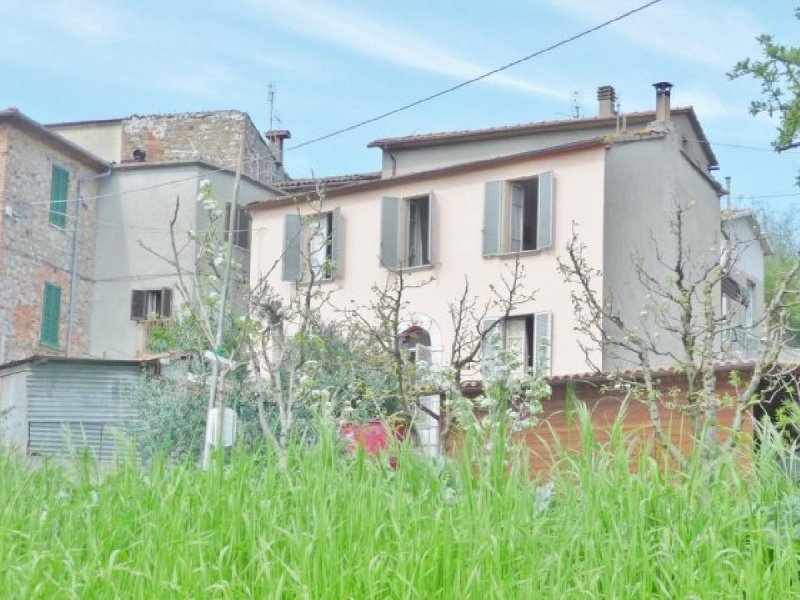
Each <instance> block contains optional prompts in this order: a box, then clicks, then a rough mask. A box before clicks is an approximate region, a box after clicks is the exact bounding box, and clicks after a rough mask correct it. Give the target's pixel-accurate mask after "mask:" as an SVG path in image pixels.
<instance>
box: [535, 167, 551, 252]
mask: <svg viewBox="0 0 800 600" xmlns="http://www.w3.org/2000/svg"><path fill="white" fill-rule="evenodd" d="M538 204H539V205H538V207H537V216H536V229H537V231H536V249H537V250H542V249H543V248H549V247H550V246H552V245H553V172H552V171H547V172H546V173H542V174H541V175H539V202H538Z"/></svg>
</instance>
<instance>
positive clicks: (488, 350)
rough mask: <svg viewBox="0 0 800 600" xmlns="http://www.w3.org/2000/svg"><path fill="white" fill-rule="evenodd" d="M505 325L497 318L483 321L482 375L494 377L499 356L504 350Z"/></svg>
mask: <svg viewBox="0 0 800 600" xmlns="http://www.w3.org/2000/svg"><path fill="white" fill-rule="evenodd" d="M502 335H503V323H502V322H500V319H497V318H488V319H484V320H483V321H481V374H482V376H483V377H484V378H491V377H494V374H495V367H496V365H495V361H496V360H497V354H498V352H499V351H500V350H502V345H503V342H502Z"/></svg>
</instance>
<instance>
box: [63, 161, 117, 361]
mask: <svg viewBox="0 0 800 600" xmlns="http://www.w3.org/2000/svg"><path fill="white" fill-rule="evenodd" d="M109 175H111V169H108V170H106V171H105V172H103V173H99V174H97V175H89V176H86V175H81V176H80V177H78V186H77V187H78V190H77V194H76V195H77V199H76V202H75V230H74V232H73V234H72V249H71V253H70V259H69V311H68V313H67V357H70V356H72V329H73V324H74V323H75V305H76V302H75V299H76V298H75V296H76V295H77V293H78V277H77V273H76V271H77V267H78V239H79V238H80V234H81V205H82V204H83V194H82V189H83V182H84V181H96V180H98V179H102V178H103V177H108V176H109Z"/></svg>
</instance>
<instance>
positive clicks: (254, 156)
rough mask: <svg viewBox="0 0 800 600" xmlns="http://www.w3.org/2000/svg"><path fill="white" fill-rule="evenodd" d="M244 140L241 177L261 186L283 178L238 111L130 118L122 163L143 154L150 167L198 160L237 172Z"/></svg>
mask: <svg viewBox="0 0 800 600" xmlns="http://www.w3.org/2000/svg"><path fill="white" fill-rule="evenodd" d="M243 133H244V135H245V153H244V161H245V164H244V169H243V172H244V173H245V174H246V175H248V176H250V177H252V178H253V179H256V180H258V181H261V182H262V183H270V182H272V181H274V180H275V179H276V178H280V177H283V176H284V174H283V171H282V170H281V169H279V168H277V167H276V166H275V161H274V160H273V159H272V158H271V155H270V153H269V149H268V146H267V144H266V143H265V142H264V140H263V138H262V137H261V135H260V133H259V132H258V129H256V127H255V125H254V124H253V122H252V121H251V120H250V117H249V116H248V115H247V113H243V112H240V111H237V110H225V111H211V112H195V113H177V114H169V115H147V116H137V115H134V116H132V117H130V118H128V119H125V120H124V121H123V128H122V153H121V156H122V160H123V162H128V161H131V160H133V151H134V150H136V149H141V150H144V151H145V152H146V153H147V161H148V162H162V161H163V162H173V161H192V160H199V161H204V162H208V163H212V164H214V165H219V166H220V167H226V168H228V169H235V168H236V164H237V162H238V159H239V143H240V141H241V139H242V134H243Z"/></svg>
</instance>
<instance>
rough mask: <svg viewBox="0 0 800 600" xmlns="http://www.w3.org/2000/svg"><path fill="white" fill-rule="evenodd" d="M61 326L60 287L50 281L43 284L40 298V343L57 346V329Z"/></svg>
mask: <svg viewBox="0 0 800 600" xmlns="http://www.w3.org/2000/svg"><path fill="white" fill-rule="evenodd" d="M60 327H61V288H60V287H58V286H57V285H54V284H52V283H49V282H47V283H45V284H44V297H43V300H42V332H41V335H40V336H39V339H40V341H41V342H42V344H45V345H47V346H53V347H54V348H58V330H59V328H60Z"/></svg>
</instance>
